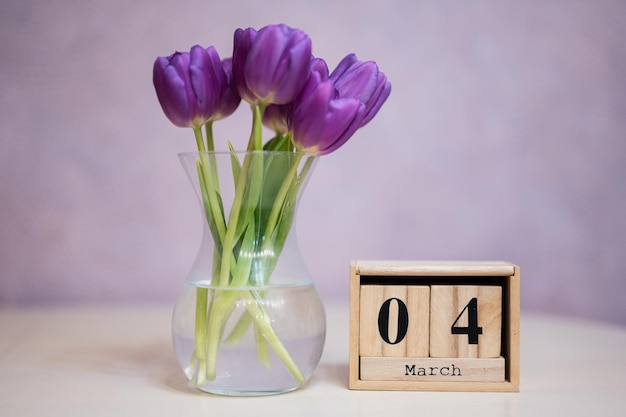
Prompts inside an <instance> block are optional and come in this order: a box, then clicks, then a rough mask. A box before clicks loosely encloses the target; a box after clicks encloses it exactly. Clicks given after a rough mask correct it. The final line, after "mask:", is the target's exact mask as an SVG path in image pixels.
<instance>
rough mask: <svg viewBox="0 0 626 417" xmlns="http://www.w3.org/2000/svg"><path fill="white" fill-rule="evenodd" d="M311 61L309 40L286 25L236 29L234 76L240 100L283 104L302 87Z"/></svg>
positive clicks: (300, 32)
mask: <svg viewBox="0 0 626 417" xmlns="http://www.w3.org/2000/svg"><path fill="white" fill-rule="evenodd" d="M310 60H311V39H310V38H309V37H308V35H306V34H305V33H304V32H302V31H301V30H298V29H292V28H290V27H289V26H287V25H282V24H281V25H270V26H265V27H263V28H262V29H260V30H259V31H258V32H257V31H255V30H254V29H252V28H248V29H245V30H244V29H237V31H235V37H234V49H233V77H234V81H235V84H236V85H237V89H238V91H239V94H240V95H241V97H242V98H243V99H244V100H245V101H247V102H249V103H251V104H254V105H257V104H265V105H267V104H286V103H289V102H290V101H292V100H294V99H295V98H296V97H297V95H298V94H299V93H300V91H301V90H302V88H303V87H304V85H305V83H306V81H307V78H308V74H309V64H310Z"/></svg>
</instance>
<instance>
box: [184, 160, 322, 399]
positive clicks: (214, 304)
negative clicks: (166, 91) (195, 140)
mask: <svg viewBox="0 0 626 417" xmlns="http://www.w3.org/2000/svg"><path fill="white" fill-rule="evenodd" d="M179 158H180V160H181V162H182V164H183V167H184V168H185V170H186V172H187V174H188V176H189V178H190V180H191V182H192V184H193V186H194V188H195V190H196V193H197V195H198V197H199V200H200V203H201V208H202V214H203V215H202V228H203V238H202V242H201V245H200V249H199V251H198V254H197V256H196V259H195V261H194V263H193V266H192V268H191V270H190V272H189V274H188V276H187V279H186V281H185V283H184V285H183V288H182V290H181V292H180V295H179V297H178V300H177V302H176V305H175V307H174V313H173V319H172V337H173V344H174V350H175V352H176V355H177V358H178V361H179V363H180V366H181V368H182V369H183V371H184V373H185V375H186V376H187V378H188V379H189V381H190V384H191V385H192V386H194V387H196V388H198V389H200V390H202V391H206V392H210V393H214V394H223V395H240V396H250V395H268V394H277V393H282V392H288V391H292V390H294V389H297V388H299V387H301V386H303V385H304V384H305V383H306V382H307V381H308V380H309V378H310V377H311V375H312V374H313V371H314V369H315V368H316V366H317V364H318V363H319V360H320V357H321V354H322V350H323V347H324V340H325V335H326V319H325V312H324V307H323V305H322V302H321V300H320V298H319V295H318V293H317V290H316V288H315V286H314V284H313V282H312V279H311V276H310V273H309V271H308V269H307V267H306V264H305V263H304V261H303V258H302V256H301V253H300V250H299V247H298V244H297V238H296V230H295V219H296V213H297V207H298V202H299V200H300V197H301V196H302V191H303V190H304V185H305V183H306V180H307V178H308V176H309V175H310V174H311V171H312V169H313V167H314V165H315V157H313V156H309V155H305V154H300V153H297V152H262V151H254V152H243V153H237V152H207V153H186V154H181V155H179Z"/></svg>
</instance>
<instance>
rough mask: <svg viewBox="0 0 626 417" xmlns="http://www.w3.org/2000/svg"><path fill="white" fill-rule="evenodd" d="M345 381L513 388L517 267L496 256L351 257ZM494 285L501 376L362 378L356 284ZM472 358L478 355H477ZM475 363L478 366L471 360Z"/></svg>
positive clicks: (361, 385)
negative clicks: (498, 378)
mask: <svg viewBox="0 0 626 417" xmlns="http://www.w3.org/2000/svg"><path fill="white" fill-rule="evenodd" d="M350 270H351V272H350V275H351V276H350V349H349V362H350V365H349V382H348V386H349V388H350V389H354V390H407V391H493V392H518V391H519V385H520V383H519V380H520V366H519V363H520V349H519V343H520V339H519V338H520V324H519V316H520V269H519V267H518V266H517V265H514V264H512V263H509V262H501V261H484V262H483V261H373V260H371V261H354V262H352V263H351V268H350ZM365 284H377V285H398V284H404V285H406V284H411V285H422V284H423V285H479V286H480V285H496V286H500V287H501V288H502V321H501V326H502V329H501V335H502V340H501V344H502V348H501V351H502V357H503V358H504V380H503V381H496V382H484V381H450V380H446V381H439V380H437V381H434V380H432V381H430V380H429V381H425V380H383V379H381V380H371V379H368V380H364V379H361V356H360V350H361V346H360V343H361V339H360V333H359V332H360V330H359V328H360V301H361V300H360V294H361V286H362V285H365ZM476 360H477V361H478V360H480V359H476ZM476 363H477V364H478V365H477V367H480V366H482V365H480V364H479V362H476Z"/></svg>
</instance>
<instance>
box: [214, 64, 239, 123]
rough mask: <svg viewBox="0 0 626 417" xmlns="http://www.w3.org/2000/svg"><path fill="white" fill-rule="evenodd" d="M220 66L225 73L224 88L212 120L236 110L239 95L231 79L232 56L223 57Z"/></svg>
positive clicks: (224, 116) (222, 117) (226, 115)
mask: <svg viewBox="0 0 626 417" xmlns="http://www.w3.org/2000/svg"><path fill="white" fill-rule="evenodd" d="M222 67H223V68H224V73H225V74H226V88H225V90H224V93H223V94H222V96H221V98H220V103H219V106H218V109H217V112H216V113H215V115H214V116H213V118H212V120H220V119H224V118H226V117H228V116H230V115H231V114H233V113H234V112H235V110H237V107H239V103H240V102H241V97H240V96H239V93H238V92H237V86H236V85H235V82H234V80H233V71H232V69H233V60H232V58H225V59H223V60H222Z"/></svg>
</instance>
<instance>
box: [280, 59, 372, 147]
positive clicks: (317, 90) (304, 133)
mask: <svg viewBox="0 0 626 417" xmlns="http://www.w3.org/2000/svg"><path fill="white" fill-rule="evenodd" d="M364 112H365V104H363V103H361V101H359V100H358V99H356V98H350V97H340V96H339V95H338V94H337V90H336V89H335V87H334V86H333V82H332V80H330V79H328V78H324V77H323V75H322V74H321V73H319V72H316V71H313V72H311V75H310V77H309V80H308V82H307V84H306V86H305V87H304V89H303V91H302V93H301V94H300V96H299V97H298V99H297V100H296V101H295V103H294V107H293V111H292V114H291V118H290V121H289V130H290V131H291V132H292V133H293V142H294V144H295V145H296V148H298V149H299V150H301V151H305V152H308V153H311V154H315V155H325V154H328V153H330V152H333V151H335V150H337V149H338V148H339V147H341V146H342V145H343V144H344V143H346V141H347V140H348V139H350V137H351V136H352V135H353V134H354V132H356V131H357V129H358V128H359V127H360V126H361V124H362V120H363V116H364Z"/></svg>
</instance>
